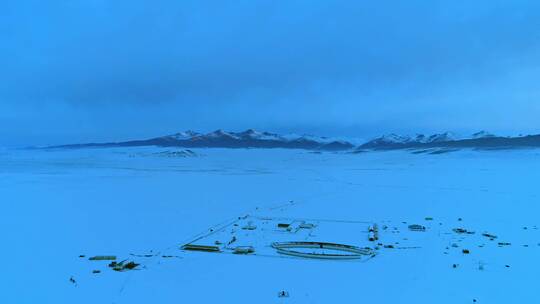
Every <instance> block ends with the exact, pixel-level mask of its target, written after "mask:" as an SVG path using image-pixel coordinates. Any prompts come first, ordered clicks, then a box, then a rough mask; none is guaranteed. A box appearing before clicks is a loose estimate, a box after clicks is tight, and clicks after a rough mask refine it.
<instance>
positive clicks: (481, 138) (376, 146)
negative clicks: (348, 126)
mask: <svg viewBox="0 0 540 304" xmlns="http://www.w3.org/2000/svg"><path fill="white" fill-rule="evenodd" d="M536 147H540V135H527V136H518V137H502V136H496V135H493V134H491V133H488V132H485V131H481V132H478V133H475V134H473V135H472V136H470V137H466V138H459V137H457V136H455V135H453V134H452V133H449V132H447V133H442V134H435V135H431V136H424V135H417V136H415V137H409V136H400V135H396V134H390V135H384V136H381V137H378V138H375V139H373V140H370V141H368V142H366V143H364V144H362V145H360V146H359V147H358V149H360V150H398V149H432V148H446V149H454V150H455V149H462V148H473V149H517V148H536Z"/></svg>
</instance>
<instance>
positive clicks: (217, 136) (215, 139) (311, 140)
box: [49, 129, 355, 151]
mask: <svg viewBox="0 0 540 304" xmlns="http://www.w3.org/2000/svg"><path fill="white" fill-rule="evenodd" d="M136 146H159V147H183V148H284V149H306V150H321V151H343V150H350V149H352V148H354V147H355V146H354V145H353V144H352V143H350V142H348V141H343V140H337V139H332V138H327V137H318V136H311V135H295V134H289V135H278V134H275V133H269V132H259V131H255V130H253V129H249V130H246V131H244V132H226V131H223V130H217V131H214V132H210V133H207V134H202V133H197V132H194V131H186V132H180V133H176V134H172V135H167V136H162V137H156V138H150V139H144V140H132V141H124V142H112V143H85V144H70V145H61V146H54V147H49V148H90V147H136Z"/></svg>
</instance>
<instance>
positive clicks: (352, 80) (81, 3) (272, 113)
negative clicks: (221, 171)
mask: <svg viewBox="0 0 540 304" xmlns="http://www.w3.org/2000/svg"><path fill="white" fill-rule="evenodd" d="M539 29H540V1H535V0H534V1H533V0H531V1H523V0H513V1H497V0H477V1H470V0H453V1H437V0H430V1H424V0H422V1H420V0H418V1H415V0H409V1H387V0H377V1H352V0H351V1H339V0H333V1H318V0H305V1H296V0H287V1H279V0H269V1H259V0H246V1H243V0H235V1H227V0H219V1H204V0H198V1H188V0H183V1H178V0H174V1H173V0H153V1H148V0H145V1H143V0H129V1H127V0H116V1H110V0H49V1H43V0H35V1H32V0H20V1H6V2H4V3H2V9H1V10H0V35H1V39H0V67H1V69H0V144H7V145H25V144H48V143H49V144H55V143H66V142H86V141H108V140H122V139H131V138H140V137H147V136H158V135H162V134H168V133H173V132H176V131H179V130H185V129H195V130H199V131H211V130H214V129H217V128H223V129H228V130H242V129H246V128H258V129H265V130H269V131H277V132H308V133H316V134H321V135H341V136H354V137H358V138H364V137H370V136H373V135H376V134H379V133H387V132H403V133H416V132H438V131H445V130H451V131H454V132H462V133H467V132H472V131H476V130H480V129H487V130H490V131H494V132H501V133H521V132H523V133H532V132H539V133H540V124H539V123H538V117H539V116H540V86H539V85H538V79H540V30H539Z"/></svg>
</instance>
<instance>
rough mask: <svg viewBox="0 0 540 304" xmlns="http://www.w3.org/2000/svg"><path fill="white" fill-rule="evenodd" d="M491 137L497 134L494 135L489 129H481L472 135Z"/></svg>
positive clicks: (474, 136)
mask: <svg viewBox="0 0 540 304" xmlns="http://www.w3.org/2000/svg"><path fill="white" fill-rule="evenodd" d="M491 137H496V136H495V135H493V134H492V133H489V132H487V131H483V130H482V131H480V132H476V133H474V134H473V135H472V138H475V139H476V138H491Z"/></svg>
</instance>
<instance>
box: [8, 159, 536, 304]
mask: <svg viewBox="0 0 540 304" xmlns="http://www.w3.org/2000/svg"><path fill="white" fill-rule="evenodd" d="M167 151H172V150H170V149H161V148H111V149H83V150H54V151H28V150H2V151H0V194H1V199H2V204H1V205H0V206H1V209H0V225H1V228H2V231H3V233H2V235H3V242H2V246H3V248H2V250H1V255H2V260H3V261H4V265H3V266H2V273H3V274H2V275H1V276H0V280H1V282H0V283H1V286H3V289H4V290H3V291H2V292H1V293H0V302H1V303H130V304H131V303H185V302H192V303H358V302H361V301H367V302H376V303H417V304H418V303H426V304H428V303H429V304H432V303H452V304H455V303H473V302H474V301H476V303H490V304H492V303H539V302H540V294H538V292H537V291H536V289H535V283H536V278H537V276H538V273H540V264H539V263H538V262H537V259H538V258H539V257H540V233H539V231H538V230H537V227H536V225H539V226H540V218H539V216H538V214H539V210H540V208H539V207H538V204H539V202H540V196H539V194H540V190H539V188H538V181H539V180H540V152H539V151H536V150H522V151H493V152H485V151H484V152H479V151H461V152H455V153H448V154H440V155H427V154H419V155H416V154H411V153H407V152H404V151H399V152H373V153H362V154H346V153H322V154H316V153H310V152H306V151H301V150H264V149H261V150H257V149H252V150H233V149H196V150H193V151H194V152H195V154H196V156H191V155H183V154H172V153H167ZM162 152H165V153H162ZM184 156H185V157H184ZM248 214H257V215H268V216H273V217H282V218H304V219H323V220H324V219H331V220H339V221H365V222H374V223H378V225H379V226H380V227H383V226H388V229H389V230H388V231H389V232H388V233H382V234H381V239H380V242H381V243H382V244H384V245H387V244H390V241H391V244H393V245H394V247H400V246H402V247H403V248H384V247H383V246H379V247H380V248H379V249H377V251H378V254H377V255H376V256H375V257H374V258H371V259H366V260H364V261H355V262H353V261H326V260H311V259H302V258H280V257H279V256H267V257H265V256H256V255H253V256H249V255H248V256H245V255H232V254H220V253H204V252H186V251H182V250H180V249H179V248H180V245H182V244H184V243H186V242H188V241H189V240H191V239H192V238H193V237H194V236H196V235H198V234H200V233H201V232H204V231H207V230H208V229H209V228H210V227H213V226H214V225H216V224H219V223H223V222H224V221H227V220H229V219H231V218H236V217H239V216H244V215H248ZM426 217H427V218H433V220H429V219H428V220H426ZM409 224H420V225H424V226H425V227H426V228H427V229H426V231H425V232H412V231H409V230H408V229H407V226H408V225H409ZM455 228H465V229H467V230H470V231H474V232H475V234H471V235H467V234H458V233H455V232H453V229H455ZM392 230H395V231H398V232H396V233H392V234H390V231H392ZM328 231H330V232H328ZM328 231H326V232H325V234H324V237H325V241H332V237H333V236H332V232H333V231H335V239H336V242H338V241H342V240H343V235H340V234H339V229H337V228H336V229H335V230H332V229H330V230H328ZM347 231H348V232H347V234H348V236H347V237H348V239H350V240H352V241H353V242H354V238H355V233H354V231H352V232H351V230H347ZM364 232H365V231H359V232H358V238H359V239H362V242H364V241H365V240H364V238H365V235H366V234H365V233H364ZM485 232H487V233H490V234H494V235H496V236H497V237H498V238H497V239H495V240H489V239H488V238H486V237H484V236H482V233H485ZM398 234H399V235H398ZM315 237H316V236H315ZM270 239H271V235H270V236H265V238H264V240H265V242H266V240H269V241H270ZM261 240H263V239H262V238H261V239H260V240H259V243H260V241H261ZM282 240H283V237H282V238H281V239H280V241H282ZM499 242H505V243H506V242H507V243H511V245H508V246H498V243H499ZM376 243H377V242H376ZM376 243H373V246H374V247H376V246H377V244H376ZM396 243H399V244H396ZM404 244H408V245H410V247H411V248H405V247H408V246H405V245H404ZM268 245H269V244H268ZM261 246H265V244H262V245H261ZM412 247H414V248H412ZM463 249H467V250H469V251H470V253H469V254H464V253H463ZM130 254H135V255H145V254H148V255H152V257H150V258H144V257H137V256H132V255H130ZM80 255H85V258H80V257H79V256H80ZM92 255H117V256H118V257H119V258H129V259H130V260H134V261H136V262H138V263H141V265H140V266H139V268H138V269H139V270H133V271H127V272H114V271H112V270H110V269H108V267H107V262H92V261H88V259H87V258H88V257H89V256H92ZM163 255H167V256H172V257H169V258H163ZM454 264H455V267H454ZM95 269H99V270H101V273H99V274H93V273H92V270H95ZM70 277H73V279H74V280H75V282H76V283H72V282H70V280H69V279H70ZM280 291H287V292H288V294H289V297H283V298H280V297H278V293H279V292H280Z"/></svg>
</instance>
